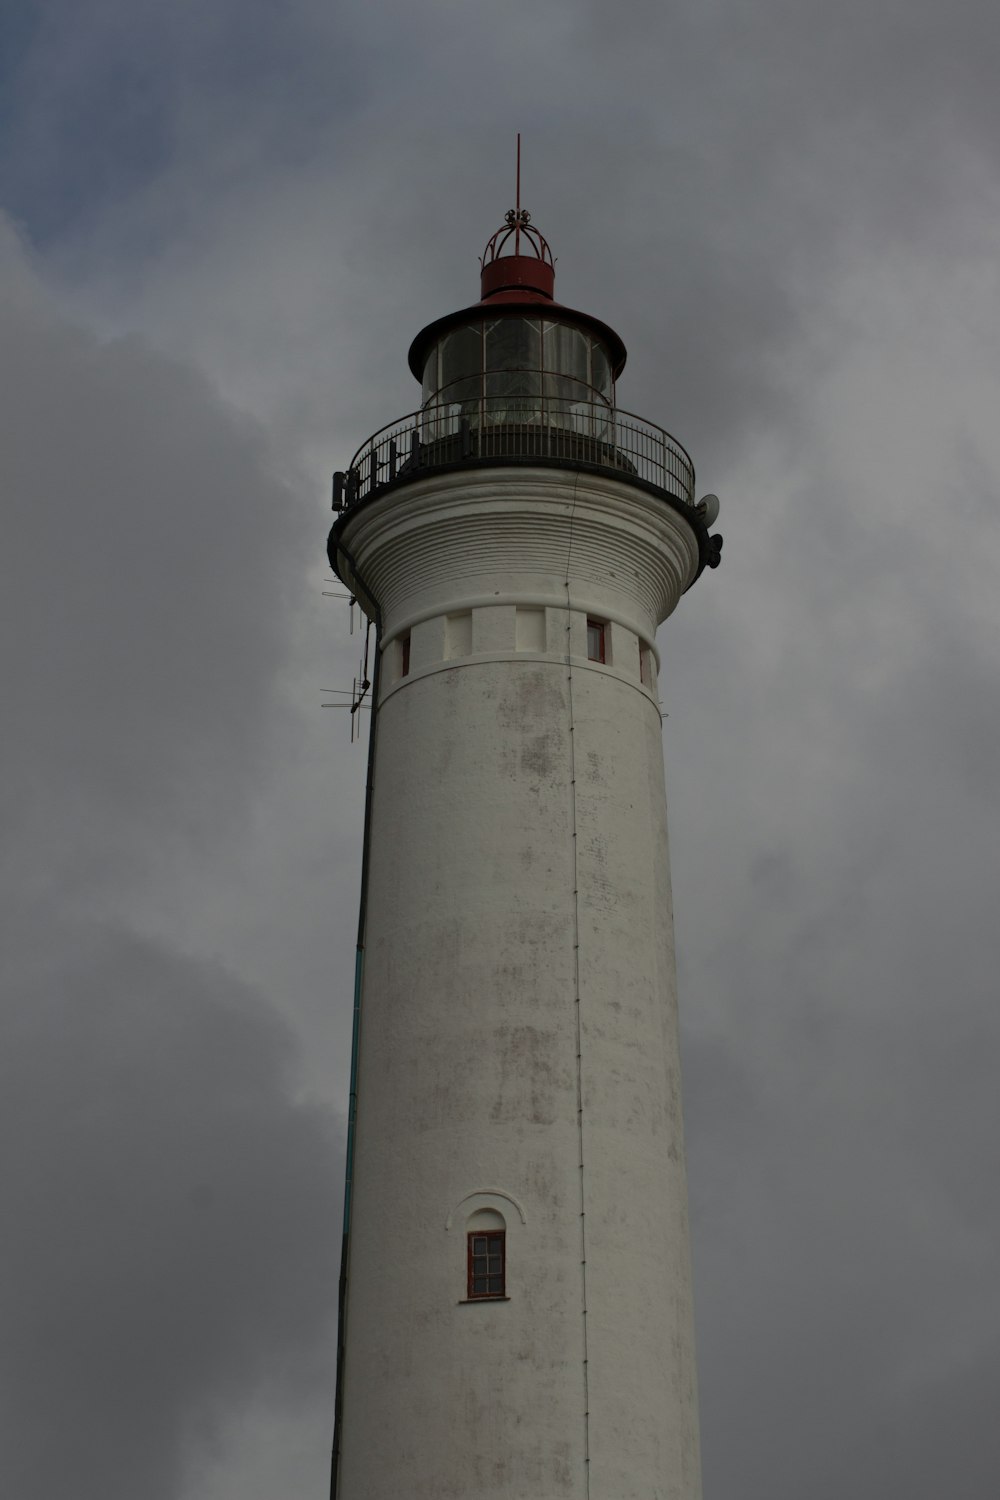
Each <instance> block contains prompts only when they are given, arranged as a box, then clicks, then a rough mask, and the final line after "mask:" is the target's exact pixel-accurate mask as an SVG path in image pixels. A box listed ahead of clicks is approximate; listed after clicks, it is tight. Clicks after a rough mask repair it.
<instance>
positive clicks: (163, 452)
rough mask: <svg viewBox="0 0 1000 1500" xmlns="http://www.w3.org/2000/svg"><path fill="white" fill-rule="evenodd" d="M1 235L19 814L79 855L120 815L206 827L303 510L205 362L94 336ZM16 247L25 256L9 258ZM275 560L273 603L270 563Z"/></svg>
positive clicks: (13, 790)
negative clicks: (263, 593) (203, 372)
mask: <svg viewBox="0 0 1000 1500" xmlns="http://www.w3.org/2000/svg"><path fill="white" fill-rule="evenodd" d="M16 254H17V252H16V249H14V248H13V247H12V246H10V245H9V246H8V260H9V264H8V281H9V286H10V294H9V296H8V299H7V303H6V306H5V309H4V327H3V373H2V385H3V393H4V409H5V413H6V417H7V424H8V434H9V436H8V440H7V442H6V443H5V446H4V452H3V455H2V457H0V464H2V478H3V491H4V497H5V516H6V521H7V525H8V528H9V530H8V538H9V540H8V545H7V546H5V548H4V550H3V559H2V562H0V570H2V575H3V600H4V610H5V612H7V616H8V620H9V621H10V627H9V628H8V629H6V630H5V631H4V633H3V637H2V641H0V662H2V670H3V676H4V682H5V692H6V702H7V708H8V712H9V720H8V725H9V738H8V747H7V748H8V751H9V753H10V756H11V760H10V765H11V773H10V774H9V775H8V777H7V779H6V782H5V786H4V796H5V799H7V801H8V804H9V816H10V817H11V818H12V819H13V820H14V821H15V822H18V821H20V820H21V819H22V818H25V817H32V818H35V817H37V818H38V819H39V820H40V825H41V826H44V827H45V828H46V831H47V837H48V838H49V839H50V840H51V845H50V846H49V847H48V848H46V849H45V850H44V851H41V852H42V853H43V857H44V860H45V863H46V865H47V867H48V868H49V870H50V872H51V867H52V860H53V856H54V855H55V853H56V850H60V851H62V852H63V853H64V854H65V855H66V856H67V857H68V856H69V855H70V854H71V852H72V850H73V849H74V848H79V846H80V844H81V842H83V843H87V842H88V841H89V839H90V838H91V837H96V838H97V839H98V840H100V838H101V832H102V830H101V827H100V823H101V819H102V818H104V817H106V816H108V817H111V818H112V820H113V822H112V825H110V826H109V827H108V829H107V830H105V832H106V833H107V834H108V836H109V837H110V838H111V839H112V840H113V839H114V838H115V837H117V834H118V832H119V831H120V829H121V827H122V825H123V820H124V822H125V823H126V824H128V825H131V827H132V830H133V831H134V832H141V833H143V834H146V835H148V834H149V833H150V832H152V831H153V830H155V829H156V828H157V827H159V826H163V825H164V824H167V825H168V826H169V827H170V828H172V829H177V828H178V827H183V828H184V830H185V832H186V833H187V834H188V835H189V836H194V837H199V836H206V837H208V836H210V835H211V834H213V833H214V832H215V831H216V830H217V829H218V827H219V825H220V820H225V819H226V818H230V817H231V816H232V814H233V812H234V810H235V809H236V808H237V807H238V806H240V805H241V803H242V801H243V799H244V798H245V797H246V795H247V791H248V780H247V778H248V777H249V775H251V774H252V772H253V769H254V765H255V763H256V764H258V765H259V762H260V757H261V755H262V752H263V749H264V747H263V746H261V745H260V744H258V743H257V742H256V740H255V738H254V735H253V729H254V727H255V726H256V724H257V723H258V722H259V720H260V716H261V712H262V708H263V707H264V705H265V704H266V702H267V699H268V695H269V693H270V692H271V690H272V683H273V677H274V674H275V673H276V671H277V669H278V667H279V665H280V664H281V662H282V660H283V653H284V643H283V640H282V635H281V621H282V618H283V616H284V611H285V610H286V609H287V607H288V604H289V602H290V590H291V585H292V580H293V571H292V570H293V567H294V559H295V551H294V548H295V542H296V539H297V538H299V537H301V535H302V532H301V531H300V529H299V528H300V526H301V524H302V519H303V518H301V516H300V513H299V512H298V511H297V509H296V506H295V504H294V502H293V500H292V497H291V494H290V492H289V491H288V490H287V489H286V488H285V487H284V486H283V485H282V484H281V482H280V481H279V479H278V478H277V476H276V475H275V474H274V473H272V472H271V468H270V459H269V455H268V452H267V449H266V445H265V441H264V438H263V435H262V434H261V432H260V431H259V430H258V429H256V428H255V427H254V425H253V424H252V423H251V422H249V421H248V420H247V419H246V418H243V417H240V416H238V415H236V414H235V413H231V412H229V411H227V410H226V409H225V408H224V407H223V406H222V405H221V404H220V402H219V401H218V398H217V397H216V396H215V395H214V394H213V392H212V391H211V389H210V388H209V386H208V384H207V382H205V381H204V380H203V379H201V378H200V377H199V376H197V375H196V374H195V373H194V372H193V371H190V370H183V369H181V368H180V367H178V366H175V365H172V364H170V363H169V362H167V361H165V360H163V359H161V358H158V357H156V356H153V355H151V354H150V353H149V352H148V351H147V350H145V349H144V348H143V347H142V345H141V344H140V343H139V342H138V341H135V340H120V341H117V342H113V343H110V344H109V343H103V344H102V343H101V342H99V341H98V340H97V339H96V338H95V337H94V335H93V334H91V333H89V332H85V331H83V330H82V329H80V328H78V327H74V326H73V325H72V324H71V323H69V322H67V321H65V320H63V319H60V318H59V317H58V316H56V315H54V314H53V313H52V311H51V310H50V309H49V308H47V307H46V306H45V304H44V300H43V299H42V298H41V294H40V293H39V291H38V289H37V287H36V286H35V285H34V284H33V283H32V281H31V278H30V275H29V274H28V273H27V272H26V271H25V270H24V269H23V268H20V269H19V268H18V265H17V261H16ZM10 261H13V264H10ZM265 567H266V570H267V581H266V590H267V599H266V607H264V608H262V607H261V604H260V599H259V596H258V592H257V589H258V583H257V580H258V578H259V577H260V575H261V572H262V569H264V568H265Z"/></svg>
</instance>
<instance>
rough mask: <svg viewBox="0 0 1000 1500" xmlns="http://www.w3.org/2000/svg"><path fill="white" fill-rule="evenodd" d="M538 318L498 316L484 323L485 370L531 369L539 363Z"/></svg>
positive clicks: (540, 357)
mask: <svg viewBox="0 0 1000 1500" xmlns="http://www.w3.org/2000/svg"><path fill="white" fill-rule="evenodd" d="M540 330H541V324H540V322H539V321H538V319H537V318H497V320H496V322H495V323H487V324H486V358H485V364H486V369H487V370H493V371H499V370H531V371H534V372H536V373H537V371H539V370H540V369H541V367H542V350H541V344H540V342H539V333H540Z"/></svg>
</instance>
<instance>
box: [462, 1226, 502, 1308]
mask: <svg viewBox="0 0 1000 1500" xmlns="http://www.w3.org/2000/svg"><path fill="white" fill-rule="evenodd" d="M468 1247H469V1261H468V1283H467V1289H466V1296H467V1297H468V1299H469V1301H470V1302H488V1301H489V1300H490V1299H491V1298H494V1299H495V1298H497V1297H506V1295H507V1233H506V1230H503V1229H480V1230H475V1229H473V1230H472V1231H471V1232H470V1234H469V1236H468ZM484 1287H485V1290H484Z"/></svg>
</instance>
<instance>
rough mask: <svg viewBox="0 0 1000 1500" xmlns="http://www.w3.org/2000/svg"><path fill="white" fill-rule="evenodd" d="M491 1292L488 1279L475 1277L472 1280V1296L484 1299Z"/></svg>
mask: <svg viewBox="0 0 1000 1500" xmlns="http://www.w3.org/2000/svg"><path fill="white" fill-rule="evenodd" d="M488 1291H489V1285H488V1277H486V1276H474V1277H473V1279H472V1295H473V1296H474V1297H482V1296H485V1294H486V1293H487V1292H488Z"/></svg>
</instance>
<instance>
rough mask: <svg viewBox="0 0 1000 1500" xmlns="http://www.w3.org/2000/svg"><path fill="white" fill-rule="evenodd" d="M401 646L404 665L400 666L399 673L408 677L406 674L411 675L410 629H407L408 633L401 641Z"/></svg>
mask: <svg viewBox="0 0 1000 1500" xmlns="http://www.w3.org/2000/svg"><path fill="white" fill-rule="evenodd" d="M400 647H401V650H402V665H401V667H400V673H399V675H400V676H401V677H406V676H408V675H409V671H410V634H409V631H407V633H406V635H404V636H403V639H402V640H401V642H400Z"/></svg>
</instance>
